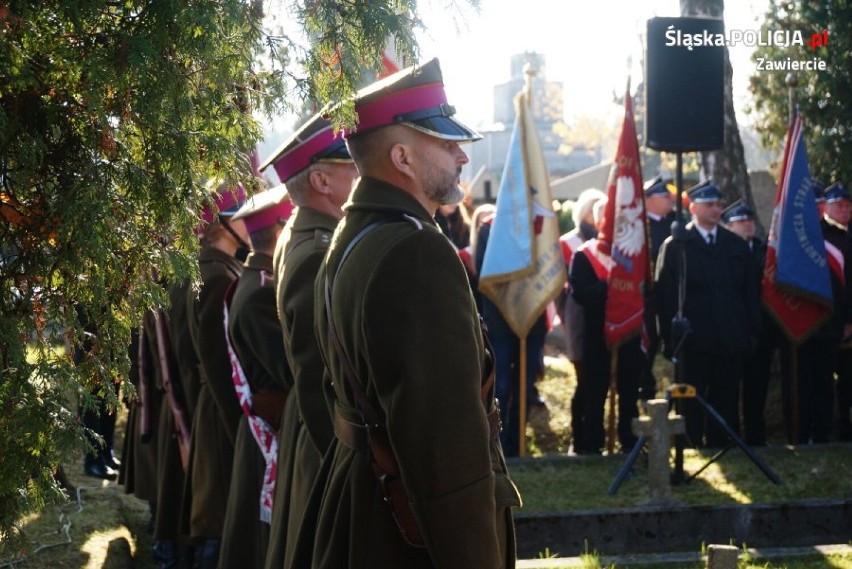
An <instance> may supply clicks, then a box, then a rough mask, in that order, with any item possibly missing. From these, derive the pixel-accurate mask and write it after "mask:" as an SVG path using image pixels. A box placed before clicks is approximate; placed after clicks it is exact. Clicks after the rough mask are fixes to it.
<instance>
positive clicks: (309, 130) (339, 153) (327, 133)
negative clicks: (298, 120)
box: [260, 113, 352, 182]
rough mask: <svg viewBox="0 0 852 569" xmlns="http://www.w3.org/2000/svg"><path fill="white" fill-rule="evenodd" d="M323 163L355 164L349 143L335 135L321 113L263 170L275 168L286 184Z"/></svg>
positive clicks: (265, 165) (274, 156)
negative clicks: (318, 163) (347, 147)
mask: <svg viewBox="0 0 852 569" xmlns="http://www.w3.org/2000/svg"><path fill="white" fill-rule="evenodd" d="M320 160H330V161H341V162H351V161H352V157H351V156H349V151H348V150H346V141H345V140H343V137H342V136H341V135H340V134H339V133H335V132H334V129H333V128H332V127H331V124H330V123H329V122H328V120H327V119H326V118H325V117H324V116H323V113H319V114H316V115H314V116H313V117H311V118H310V119H309V120H308V122H306V123H305V124H304V125H302V127H301V128H300V129H299V130H298V131H296V132H295V133H294V134H293V135H292V136H291V137H290V138H288V139H287V140H286V141H285V142H284V143H283V144H282V145H281V146H279V147H278V148H277V149H276V150H275V152H273V153H272V157H271V158H269V159H267V160H266V161H265V162H264V163H263V164H261V166H260V170H261V171H263V170H265V169H266V168H268V167H269V166H270V164H271V165H273V166H274V168H275V173H276V174H278V179H279V180H281V181H282V182H286V181H287V180H289V179H290V178H292V177H293V176H295V175H296V174H298V173H299V172H301V171H302V170H304V169H305V168H307V167H308V166H310V165H311V164H313V163H314V162H318V161H320Z"/></svg>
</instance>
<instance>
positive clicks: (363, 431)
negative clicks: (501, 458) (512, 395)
mask: <svg viewBox="0 0 852 569" xmlns="http://www.w3.org/2000/svg"><path fill="white" fill-rule="evenodd" d="M486 418H487V419H488V431H489V435H490V436H491V439H492V440H494V439H496V438H497V437H498V436H500V410H499V408H497V407H496V406H495V407H494V409H493V410H492V411H491V412H490V413H488V415H486ZM334 436H336V437H337V440H339V441H340V442H341V443H343V444H344V445H346V446H347V447H349V448H351V449H352V450H355V451H358V452H367V450H369V448H370V445H369V441H368V439H367V427H366V425H359V424H358V423H353V422H352V421H349V420H347V419H344V418H343V416H342V415H341V414H340V411H335V413H334Z"/></svg>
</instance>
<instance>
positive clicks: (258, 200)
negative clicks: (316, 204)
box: [233, 184, 294, 233]
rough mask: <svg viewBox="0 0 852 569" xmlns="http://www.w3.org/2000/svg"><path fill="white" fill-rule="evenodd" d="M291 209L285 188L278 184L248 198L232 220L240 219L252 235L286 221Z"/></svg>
mask: <svg viewBox="0 0 852 569" xmlns="http://www.w3.org/2000/svg"><path fill="white" fill-rule="evenodd" d="M293 209H294V206H293V202H291V201H290V196H289V194H288V193H287V187H286V186H285V185H284V184H279V185H277V186H275V187H273V188H270V189H268V190H266V191H263V192H260V193H257V194H255V195H253V196H252V197H250V198H249V199H248V201H246V203H245V204H243V206H242V207H241V208H240V209H239V210H238V211H237V212H236V213H235V214H234V217H233V219H235V220H236V219H242V220H243V222H244V223H245V224H246V231H248V232H249V233H254V232H255V231H260V230H261V229H266V228H267V227H271V226H272V225H275V224H277V223H281V222H284V221H287V219H288V218H289V217H290V214H292V213H293Z"/></svg>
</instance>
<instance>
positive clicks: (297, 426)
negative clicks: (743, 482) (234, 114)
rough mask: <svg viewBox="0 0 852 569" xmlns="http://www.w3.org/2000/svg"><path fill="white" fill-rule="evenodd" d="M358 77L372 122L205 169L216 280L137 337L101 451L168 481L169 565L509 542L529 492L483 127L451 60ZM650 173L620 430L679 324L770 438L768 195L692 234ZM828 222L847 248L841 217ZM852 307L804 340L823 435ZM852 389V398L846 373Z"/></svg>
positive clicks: (569, 291)
mask: <svg viewBox="0 0 852 569" xmlns="http://www.w3.org/2000/svg"><path fill="white" fill-rule="evenodd" d="M354 103H355V109H356V111H357V113H358V124H357V127H356V128H355V129H354V130H353V131H351V132H348V133H347V134H346V137H345V138H344V137H343V136H342V135H341V134H340V133H336V132H335V131H334V130H333V128H332V126H331V124H330V123H329V122H328V120H327V118H326V116H325V114H324V113H322V112H320V113H318V114H316V115H314V116H313V117H311V118H310V119H308V120H307V121H306V122H305V123H304V124H303V125H302V126H301V127H300V128H299V129H298V130H297V132H296V133H295V134H293V135H292V136H291V137H290V138H289V139H288V140H287V141H286V142H285V143H284V144H283V145H282V146H281V147H280V148H279V149H277V150H276V151H275V153H274V154H273V155H272V156H271V157H270V158H269V159H268V160H266V162H265V163H264V164H263V165H262V166H261V169H265V168H269V167H271V168H274V169H275V171H276V173H277V174H278V177H279V179H280V180H281V181H282V183H283V185H282V186H277V187H274V188H271V189H268V190H265V191H263V192H261V193H258V194H256V195H254V196H252V197H251V198H249V199H246V195H245V191H244V189H243V187H242V186H241V185H239V184H228V183H213V184H211V185H210V192H211V195H210V204H209V206H208V207H206V208H205V209H204V211H202V212H200V225H199V227H198V231H197V234H198V238H199V244H200V253H199V255H198V264H199V269H200V276H201V282H200V285H199V286H193V285H192V284H191V283H189V282H176V283H170V284H165V283H164V285H163V286H166V287H167V288H168V297H169V300H170V303H169V305H168V306H167V307H166V308H164V309H162V310H158V311H155V312H150V313H148V314H146V315H145V317H144V319H143V322H142V325H141V326H140V328H139V332H138V335H137V336H135V337H134V344H133V346H131V348H130V356H131V360H132V362H133V367H132V370H131V381H132V383H133V384H134V385H135V387H136V391H137V393H138V394H139V397H138V398H137V399H136V400H135V401H133V402H131V403H130V413H129V417H128V427H127V431H126V434H125V445H124V449H123V452H122V455H121V457H122V461H121V464H120V467H119V465H118V462H116V461H115V459H114V457H113V455H112V451H111V447H108V448H103V449H102V450H101V452H99V453H96V454H92V455H90V457H89V458H87V462H86V465H85V468H86V473H87V474H89V475H90V476H95V477H98V478H114V477H115V470H114V467H119V469H120V472H119V474H118V478H119V482H120V483H122V484H124V486H125V490H126V491H127V492H128V493H133V494H135V495H136V496H137V497H138V498H140V499H142V500H145V501H147V502H148V504H149V505H150V510H151V520H152V531H153V533H154V538H155V547H154V554H155V556H156V559H157V561H158V563H159V566H160V567H162V568H171V567H198V568H203V569H212V568H215V567H222V568H230V567H258V568H269V569H279V568H282V567H287V568H290V567H293V568H307V567H314V568H339V567H372V568H380V567H407V568H417V567H435V566H439V567H459V568H461V567H465V568H467V567H513V566H514V562H515V557H516V555H515V539H514V525H513V520H512V508H513V507H519V506H520V505H521V496H520V494H519V492H518V490H517V488H516V487H515V485H514V483H513V482H512V480H511V478H510V477H509V473H508V469H507V465H506V460H505V457H506V456H513V455H517V454H518V453H519V450H520V449H519V432H520V430H521V429H523V428H524V425H520V424H519V422H520V421H519V416H520V414H519V409H518V406H519V399H520V398H519V397H517V390H518V385H519V375H520V370H519V367H520V365H521V362H520V361H519V358H518V350H519V340H518V338H517V336H515V335H514V333H513V332H512V330H511V329H510V327H509V326H508V325H507V324H506V322H505V320H504V319H503V317H502V315H501V314H500V311H499V309H497V307H496V306H495V305H494V304H493V303H492V302H491V301H490V300H489V299H488V298H487V297H483V296H482V295H480V294H479V292H478V286H477V282H478V277H477V275H478V273H479V271H480V269H481V266H482V260H483V258H484V251H485V248H486V247H487V246H488V237H489V233H490V228H491V221H492V219H493V215H494V206H491V205H489V204H485V205H482V206H480V207H479V208H477V209H476V210H475V211H473V212H472V215H468V210H467V209H466V207H467V206H466V205H465V204H461V205H459V202H460V201H461V200H462V198H463V197H464V194H463V192H462V191H461V190H460V188H459V177H460V174H461V169H462V166H464V164H466V163H467V161H468V158H467V155H466V154H465V152H464V151H463V149H462V146H461V144H463V143H468V142H472V141H475V140H477V139H478V138H480V137H479V135H478V134H477V133H476V132H474V131H473V130H471V129H470V128H468V127H467V126H465V125H464V124H463V123H461V122H459V121H458V120H457V119H456V118H455V117H454V116H453V115H454V109H453V107H452V106H450V105H449V104H447V100H446V95H445V93H444V88H443V81H442V77H441V71H440V67H439V65H438V62H437V61H436V60H433V61H430V62H428V63H426V64H422V65H420V66H417V67H415V68H409V69H406V70H403V71H401V72H399V73H396V74H394V75H392V76H390V77H388V78H385V79H382V80H379V81H377V82H376V83H374V84H372V85H370V86H368V87H366V88H364V89H362V90H361V91H359V92H358V93H357V94H356V96H355V99H354ZM285 188H286V189H285ZM645 195H646V200H647V213H648V219H649V235H650V237H651V242H650V246H651V251H652V252H653V254H652V258H653V259H654V260H655V263H656V278H655V279H654V286H653V292H649V294H648V297H647V299H648V305H647V309H646V323H647V324H648V328H649V333H648V338H649V343H648V345H647V346H646V348H645V351H644V352H643V349H642V347H641V346H640V339H639V338H638V337H637V338H635V339H634V340H633V341H631V342H627V343H625V344H623V345H622V346H621V347H620V348H619V354H618V357H619V360H620V363H619V367H618V373H617V378H618V379H617V384H618V394H619V405H618V415H619V425H618V440H619V442H620V446H621V448H622V449H626V448H627V447H630V446H632V445H633V444H634V443H635V441H636V438H635V436H634V435H633V433H632V432H631V430H630V420H631V419H632V418H633V417H635V416H636V415H637V412H638V411H637V410H638V406H637V400H638V398H640V397H641V398H648V397H652V396H654V395H655V394H656V391H657V386H656V384H655V381H654V377H653V370H652V366H651V363H650V361H651V360H652V358H653V356H654V354H655V353H656V351H657V350H658V347H659V346H660V345H662V349H663V353H664V354H665V355H666V356H668V357H671V356H672V355H673V353H674V352H675V351H678V350H682V352H683V353H684V354H685V361H686V375H687V377H688V378H689V379H690V381H691V382H692V383H694V384H695V385H696V387H697V388H698V389H699V390H701V392H702V393H706V394H707V396H708V399H709V400H710V401H711V402H712V403H713V405H714V406H716V407H717V408H718V410H719V412H720V413H721V414H722V415H723V416H724V417H725V418H726V420H729V421H730V422H731V424H736V425H738V412H739V411H738V409H739V407H738V405H739V393H740V389H741V386H742V392H743V394H744V396H743V411H744V414H745V424H744V426H745V429H746V433H747V437H748V439H749V440H750V442H752V443H753V444H761V443H763V442H765V428H764V427H763V423H762V412H763V402H764V401H765V392H766V384H767V381H768V380H767V377H768V375H766V374H768V364H766V362H768V361H769V358H770V357H771V353H772V350H773V349H774V348H775V347H777V346H779V345H782V343H781V342H779V341H778V337H777V336H778V334H777V330H775V329H774V328H773V327H772V326H770V325H768V323H767V322H766V318H765V317H763V318H762V317H761V313H760V307H759V304H758V303H757V299H758V293H759V286H758V285H759V275H760V272H761V267H762V256H763V255H764V253H765V246H764V245H763V244H762V243H761V242H760V241H758V240H757V239H755V238H754V227H753V221H752V220H753V213H752V212H751V211H750V210H749V209H748V207H747V206H745V205H744V204H742V203H738V204H734V205H733V206H731V207H729V208H728V209H726V210H724V212H723V210H722V207H721V195H720V193H719V190H718V188H717V187H716V186H715V185H714V184H712V183H705V184H702V185H700V186H698V187H696V188H694V189H693V190H692V191H691V192H690V199H691V200H690V206H689V208H690V213H691V214H692V221H691V222H690V223H689V224H687V225H686V228H685V233H684V236H681V238H678V239H673V238H672V237H671V236H669V232H670V227H671V222H672V221H674V219H673V213H672V207H671V206H672V202H671V200H672V195H671V192H670V191H669V188H668V183H667V182H666V181H664V180H661V179H657V180H653V181H651V182H650V183H649V184H648V186H647V188H646V190H645ZM605 201H606V195H605V194H603V193H602V192H600V191H598V190H589V191H587V192H584V194H583V195H582V196H580V198H579V200H578V201H577V203H576V204H575V208H574V212H573V221H574V225H575V228H574V229H573V230H572V231H571V232H569V233H568V234H566V235H565V236H564V237H563V238H562V240H561V241H562V246H563V252H564V253H565V260H566V265H567V267H568V274H569V279H568V284H567V286H566V289H565V293H564V294H563V295H562V296H561V297H560V299H559V301H558V307H559V313H560V315H561V320H562V323H563V326H565V328H566V332H567V333H566V338H567V345H566V352H567V354H568V357H569V359H570V360H571V362H572V363H573V365H574V367H575V370H576V372H577V378H578V388H577V391H576V394H575V396H574V400H573V401H572V402H571V410H572V427H573V433H574V451H575V452H577V453H599V452H601V451H602V449H603V448H604V438H605V433H604V429H603V409H604V399H605V397H606V393H607V388H608V385H609V382H610V378H609V375H610V367H609V366H610V362H611V357H610V354H609V352H608V348H607V346H606V344H605V342H604V340H603V310H604V308H603V307H604V303H605V300H606V293H607V287H606V282H607V271H608V267H609V265H610V263H611V261H610V260H609V259H608V258H607V256H606V254H605V253H604V252H603V251H604V250H603V248H600V247H598V246H597V243H598V241H597V234H598V229H599V227H600V223H601V218H602V211H603V205H604V203H605ZM826 204H827V206H826V207H827V209H826V221H825V222H824V228H825V231H826V232H827V235H828V232H830V231H834V232H838V231H840V230H841V229H842V230H843V231H845V226H846V224H848V222H849V213H850V211H852V207H850V201H849V195H848V194H847V193H846V192H845V189H843V187H842V186H839V185H838V186H835V187H832V188H830V189H829V190H828V191H827V192H826ZM839 204H844V205H845V206H846V209H845V211H846V217H845V221H843V220H842V219H839V218H838V217H836V216H835V214H834V213H833V212H834V210H835V209H839ZM720 220H723V222H722V223H720ZM749 223H751V225H749ZM841 238H842V239H841ZM827 239H829V237H827ZM708 240H709V241H708ZM831 240H832V243H834V242H835V241H836V242H837V246H838V247H840V246H841V245H842V246H843V247H844V249H843V251H844V252H845V251H846V249H848V245H846V243H848V238H847V237H846V234H845V233H844V234H842V235H841V234H840V233H837V235H835V236H833V237H831ZM841 241H842V243H841ZM658 250H659V255H657V254H656V252H657V251H658ZM847 267H848V268H849V270H852V263H849V264H847ZM844 282H845V281H843V280H842V279H841V278H840V277H838V278H837V283H836V284H837V285H838V286H837V291H838V294H841V293H842V292H843V291H844V290H845V288H844V284H843V283H844ZM682 284H683V285H685V286H682ZM684 291H685V294H684ZM847 307H848V308H850V310H852V303H843V302H842V301H838V308H837V309H836V310H835V313H834V314H835V318H834V319H833V320H832V321H831V322H830V323H827V324H826V325H825V328H824V330H823V331H821V332H820V333H818V335H817V336H815V337H814V339H813V341H811V342H809V343H808V344H806V345H804V346H802V347H801V348H800V350H801V352H802V355H801V357H800V358H799V362H800V370H799V372H798V377H799V381H800V388H799V390H798V391H799V394H800V401H799V404H798V410H799V412H800V413H801V420H800V421H799V423H798V425H799V428H800V430H801V432H800V433H799V440H800V441H802V442H804V441H813V442H821V441H823V440H826V439H827V437H828V435H829V433H828V427H829V425H828V424H827V423H826V421H827V420H828V417H830V416H831V413H830V412H829V411H828V410H827V409H828V408H827V407H826V405H832V404H833V398H831V401H829V398H830V397H829V396H830V393H829V391H828V390H827V387H828V384H826V383H825V382H826V381H828V382H832V381H833V379H832V378H831V377H829V375H830V374H831V373H834V371H835V370H836V369H837V370H844V369H852V363H850V362H852V358H847V359H849V361H848V362H847V361H846V359H844V358H843V357H842V356H841V355H840V354H842V350H841V349H840V348H841V342H842V341H843V339H844V338H845V335H844V334H840V333H839V332H841V331H844V332H845V330H844V325H845V327H848V328H849V329H852V319H845V318H846V317H845V315H846V311H845V309H846V308H847ZM480 314H481V315H482V318H480ZM675 315H678V316H681V315H682V316H683V317H685V318H686V319H688V320H689V321H690V322H691V326H692V332H691V333H690V334H686V335H685V336H684V338H683V344H682V346H681V345H679V344H678V345H675V343H673V342H672V338H673V336H672V332H671V330H670V329H669V328H670V324H671V322H672V321H673V319H675ZM761 322H762V323H763V326H762V327H761ZM836 324H837V325H838V326H839V328H838V327H837V326H836ZM550 325H551V319H550V318H549V317H548V315H547V313H544V314H542V315H541V317H540V318H539V320H538V322H537V323H536V324H535V325H534V327H533V329H532V330H531V332H530V334H529V335H528V336H527V339H526V341H527V350H526V353H527V359H526V365H527V369H526V377H527V378H529V379H530V380H529V381H528V382H527V389H528V393H527V397H526V401H527V404H528V405H530V406H534V405H542V404H543V401H542V400H541V398H540V397H539V394H538V392H537V390H536V386H535V381H534V379H535V378H537V377H539V376H540V374H541V373H542V370H543V357H542V351H543V346H544V339H545V334H546V332H547V330H548V327H549V326H550ZM772 334H775V335H774V336H773V335H772ZM827 338H830V339H831V343H829V342H828V341H827V340H826V339H827ZM829 344H830V345H829ZM829 352H830V353H829ZM848 353H852V351H850V352H848ZM756 354H761V355H760V357H758V356H757V355H756ZM767 354H768V355H767ZM808 354H809V356H808ZM809 358H810V359H809ZM836 362H837V365H836ZM844 364H845V367H844ZM806 366H813V368H812V369H811V368H809V369H811V372H810V373H812V375H808V374H807V373H805V371H804V369H805V367H806ZM752 367H754V369H753V370H752ZM757 368H759V369H757ZM746 369H749V370H751V371H748V372H746V371H745V370H746ZM817 375H819V378H817V377H816V376H817ZM847 377H848V376H847ZM819 382H822V383H819ZM831 386H832V387H833V383H832V384H831ZM746 393H748V395H746ZM838 393H840V383H838ZM846 397H847V400H846V401H847V406H848V385H847V391H846ZM839 399H841V402H842V396H841V397H839ZM498 401H499V405H498ZM832 410H833V409H832ZM686 414H687V424H688V435H689V438H690V440H691V441H692V443H694V445H695V446H702V445H704V444H706V445H710V446H712V445H718V444H720V442H721V441H720V439H719V433H718V432H716V431H714V430H712V429H711V428H710V427H709V426H707V425H706V424H705V422H704V420H703V419H702V418H701V416H700V414H699V413H697V412H696V413H692V412H691V411H687V413H686ZM86 420H87V421H93V420H94V419H93V418H86ZM87 424H89V422H87ZM705 427H706V428H705ZM93 430H97V429H94V428H93ZM846 433H847V435H846V436H848V430H847V431H846ZM705 437H706V438H705ZM110 440H111V436H110ZM95 446H96V445H95Z"/></svg>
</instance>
